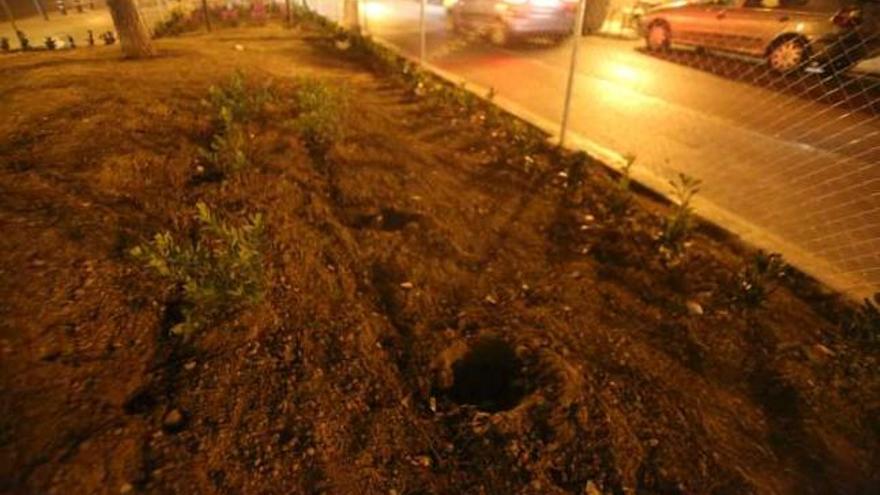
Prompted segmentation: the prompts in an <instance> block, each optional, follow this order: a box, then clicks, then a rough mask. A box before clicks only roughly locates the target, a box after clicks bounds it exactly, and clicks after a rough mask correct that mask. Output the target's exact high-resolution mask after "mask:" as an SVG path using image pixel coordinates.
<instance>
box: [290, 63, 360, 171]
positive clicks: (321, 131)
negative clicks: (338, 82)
mask: <svg viewBox="0 0 880 495" xmlns="http://www.w3.org/2000/svg"><path fill="white" fill-rule="evenodd" d="M294 99H295V103H296V110H297V117H296V118H295V119H294V121H293V126H294V127H295V129H296V130H297V132H299V134H300V136H301V137H302V139H303V142H304V143H305V145H306V148H307V149H308V151H309V154H310V155H311V156H312V158H313V159H316V160H321V161H323V160H324V158H325V157H326V154H327V152H328V151H329V150H330V147H331V146H333V144H334V143H335V142H337V141H339V140H340V139H341V138H342V136H343V133H344V129H343V125H342V121H343V119H344V118H345V115H346V112H347V111H348V98H347V95H346V93H345V92H344V91H343V90H342V89H340V88H338V87H335V86H332V85H329V84H327V83H325V82H323V81H320V80H317V79H310V78H303V79H300V81H299V85H298V87H297V90H296V93H295V96H294Z"/></svg>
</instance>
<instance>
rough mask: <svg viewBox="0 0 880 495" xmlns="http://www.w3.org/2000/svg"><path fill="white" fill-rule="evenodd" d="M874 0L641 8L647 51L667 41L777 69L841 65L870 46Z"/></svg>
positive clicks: (874, 40)
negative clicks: (735, 55) (754, 60)
mask: <svg viewBox="0 0 880 495" xmlns="http://www.w3.org/2000/svg"><path fill="white" fill-rule="evenodd" d="M878 7H880V3H878V0H873V1H872V0H710V1H697V2H675V3H670V4H665V5H661V6H659V7H657V8H654V9H651V10H649V11H647V12H646V13H645V14H644V15H643V16H642V17H641V19H640V22H639V29H640V31H641V33H642V35H643V36H645V41H646V43H647V46H648V49H649V50H654V51H659V50H665V49H667V48H669V46H670V45H671V44H673V43H677V44H683V45H691V46H696V47H701V48H709V49H715V50H720V51H728V52H734V53H741V54H745V55H750V56H755V57H761V58H763V59H765V60H766V61H767V63H768V64H769V65H770V67H771V68H772V69H773V70H775V71H777V72H781V73H786V72H791V71H794V70H796V69H799V68H801V67H804V66H805V65H806V64H808V63H811V64H813V65H817V66H821V67H823V68H831V69H835V70H843V69H846V68H848V67H849V66H851V65H853V64H856V63H858V61H859V60H861V59H862V58H865V57H866V56H869V55H870V53H872V52H874V51H876V49H877V46H878V42H880V32H878V16H880V14H878Z"/></svg>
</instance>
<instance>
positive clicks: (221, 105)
mask: <svg viewBox="0 0 880 495" xmlns="http://www.w3.org/2000/svg"><path fill="white" fill-rule="evenodd" d="M272 99H273V95H272V89H271V86H270V85H265V86H257V85H254V84H248V82H247V79H246V78H245V76H244V73H243V72H242V71H240V70H237V71H235V73H233V74H232V77H230V78H229V80H228V81H227V82H225V83H223V84H221V85H219V86H211V87H210V88H208V97H207V98H206V99H205V100H203V101H202V104H203V105H204V106H206V107H208V108H210V109H211V111H212V113H213V114H214V115H215V118H216V119H217V120H219V121H222V120H223V115H222V114H223V112H224V111H228V112H229V113H230V116H231V119H232V120H233V121H235V122H247V121H249V120H252V119H254V118H256V117H257V116H259V115H260V114H261V113H262V112H263V110H264V108H265V106H266V103H268V102H269V101H271V100H272ZM224 109H225V110H224Z"/></svg>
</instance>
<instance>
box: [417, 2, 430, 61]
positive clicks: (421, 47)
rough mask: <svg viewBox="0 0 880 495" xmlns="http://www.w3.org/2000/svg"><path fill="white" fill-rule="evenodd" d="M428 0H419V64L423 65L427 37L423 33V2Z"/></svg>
mask: <svg viewBox="0 0 880 495" xmlns="http://www.w3.org/2000/svg"><path fill="white" fill-rule="evenodd" d="M427 1H428V0H421V2H419V5H420V6H421V8H419V64H421V65H425V48H426V45H427V37H426V33H425V4H426V3H427Z"/></svg>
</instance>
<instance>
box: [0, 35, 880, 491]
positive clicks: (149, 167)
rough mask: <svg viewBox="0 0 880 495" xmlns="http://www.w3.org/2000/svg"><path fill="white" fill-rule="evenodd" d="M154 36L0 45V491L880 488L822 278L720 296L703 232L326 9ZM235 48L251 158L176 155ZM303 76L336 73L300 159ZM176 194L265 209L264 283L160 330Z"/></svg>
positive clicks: (732, 282)
mask: <svg viewBox="0 0 880 495" xmlns="http://www.w3.org/2000/svg"><path fill="white" fill-rule="evenodd" d="M236 45H241V47H242V48H243V49H242V50H239V49H236ZM158 46H159V48H160V49H161V52H162V55H161V56H160V57H158V58H155V59H152V60H146V61H124V60H121V59H120V56H119V51H118V48H117V47H95V48H93V49H80V50H76V51H72V52H64V53H61V52H59V53H28V54H14V55H9V56H5V57H0V74H2V75H0V108H2V122H0V126H2V127H0V229H2V234H0V281H2V282H0V339H2V340H0V353H2V354H0V360H2V369H0V387H2V388H0V389H2V403H0V491H2V492H5V493H16V494H18V493H63V494H73V493H128V492H131V493H141V492H142V493H267V494H269V493H279V494H281V493H284V494H291V493H297V494H299V493H303V494H319V493H321V494H360V493H364V494H389V495H390V494H398V495H404V494H518V493H523V494H555V493H569V494H588V495H596V494H630V493H638V494H704V493H705V494H709V493H712V494H745V493H767V494H770V493H780V494H831V493H839V494H868V493H880V468H878V466H880V422H878V417H880V376H878V369H880V368H878V360H877V357H878V353H877V350H878V348H877V346H876V344H870V343H865V342H863V341H862V340H859V339H858V338H857V337H856V336H852V335H850V334H848V333H846V332H843V331H842V330H841V325H840V322H839V321H838V320H837V319H836V316H835V315H838V314H839V313H840V311H842V310H841V309H840V308H842V306H841V304H842V303H841V302H840V301H839V298H838V297H837V296H835V295H833V294H828V293H827V292H823V290H822V289H821V288H814V289H810V290H809V291H807V290H801V291H793V290H792V289H790V288H789V287H788V286H787V285H786V286H785V287H781V288H780V289H778V290H776V291H775V292H773V293H772V295H771V296H770V297H769V300H768V301H767V303H766V305H765V306H764V307H762V308H747V307H745V306H743V305H742V304H740V303H739V302H738V299H737V296H736V294H737V283H738V282H737V280H738V279H737V273H738V272H739V271H740V270H741V268H742V267H743V266H747V265H748V263H749V259H750V256H751V254H750V251H749V250H748V249H747V248H744V247H742V246H739V245H738V244H737V243H736V242H735V241H734V240H732V239H729V238H728V237H727V236H726V235H725V234H724V233H723V232H721V231H720V230H719V229H717V228H713V227H711V226H708V225H700V226H698V227H697V228H696V230H695V231H694V233H693V235H692V237H691V241H690V245H689V247H688V248H687V255H686V256H685V257H684V259H683V260H682V261H681V262H680V264H677V265H674V266H671V265H669V264H664V263H663V262H662V260H660V256H658V255H656V250H655V249H654V247H653V246H654V244H653V242H654V241H653V240H652V237H651V235H652V234H651V233H652V232H653V231H655V230H659V229H660V228H661V226H662V218H663V215H665V214H666V213H667V212H668V206H666V205H664V204H662V203H661V202H660V201H658V200H657V199H656V198H652V197H650V196H648V195H644V194H640V195H638V196H637V197H636V198H635V201H636V205H635V208H634V211H633V212H632V213H631V214H630V215H629V217H628V220H627V222H628V225H629V227H627V225H618V226H613V225H612V226H610V227H609V225H610V224H609V223H608V222H604V221H603V219H605V218H607V217H608V213H607V211H608V207H607V205H608V203H609V201H611V191H612V190H613V189H614V185H615V180H616V178H615V177H614V176H612V175H611V174H610V173H609V172H607V171H605V170H604V169H603V168H602V167H601V166H600V165H598V164H594V163H589V162H588V163H587V165H586V167H584V168H582V169H581V168H579V167H576V166H573V165H572V163H575V162H576V160H574V159H573V158H572V157H571V156H570V155H566V154H561V155H560V154H558V153H553V152H551V151H547V150H544V151H541V152H536V153H534V154H533V155H532V156H529V158H528V159H525V160H521V159H519V158H517V157H511V156H510V153H508V150H509V148H511V147H512V145H511V143H510V141H509V140H508V139H507V137H506V136H505V135H504V134H503V133H501V134H499V133H498V131H497V130H489V129H487V128H486V126H485V125H483V124H481V123H480V119H479V118H474V117H475V116H474V115H470V116H468V115H464V116H463V115H462V114H461V113H460V112H458V113H456V112H453V111H448V110H444V109H443V108H438V107H437V106H435V105H429V104H428V103H427V102H425V101H423V100H420V99H418V98H414V97H412V96H411V95H410V94H408V93H407V92H406V91H404V90H403V89H401V87H400V86H399V85H397V84H396V83H394V82H391V81H390V80H388V79H386V78H383V77H380V76H378V75H376V74H375V73H373V72H370V71H369V70H367V69H366V68H365V67H364V66H363V64H359V63H358V61H356V60H352V58H351V57H347V56H345V54H340V53H338V52H334V51H333V49H332V46H333V45H332V43H328V42H326V40H322V39H321V35H320V33H318V32H313V31H310V30H306V29H305V28H300V29H297V30H292V31H286V30H282V29H281V28H278V27H263V28H253V29H237V30H221V31H218V32H215V33H214V34H212V35H201V34H196V35H188V36H184V37H182V38H175V39H164V40H161V41H160V42H159V43H158ZM237 69H240V70H241V71H243V73H244V74H246V75H247V77H248V79H249V80H251V81H256V83H258V84H263V83H266V82H268V81H271V84H272V85H273V87H274V88H275V92H276V94H278V95H280V97H279V98H278V101H276V102H275V103H274V104H272V105H271V106H270V108H269V109H268V110H267V114H266V116H265V117H264V118H263V119H261V120H260V121H259V122H257V123H256V124H254V126H253V127H252V128H251V129H250V130H251V132H252V138H251V139H252V143H251V144H252V147H253V150H254V151H253V154H254V163H255V165H254V166H253V167H252V168H249V169H247V170H244V171H241V172H239V173H236V174H232V175H230V176H228V177H226V178H225V179H223V180H221V181H208V180H197V179H198V167H199V166H200V165H202V162H201V160H203V158H202V157H201V154H200V153H199V148H200V147H203V146H206V144H207V142H208V140H209V136H210V133H211V125H212V124H211V118H210V115H209V114H208V113H207V112H206V110H205V108H204V106H203V105H202V103H201V102H202V99H203V98H205V96H206V95H207V91H208V88H209V86H211V85H212V84H219V83H221V82H223V81H225V80H227V79H228V78H229V77H230V75H231V74H232V73H233V72H234V71H235V70H237ZM299 76H316V77H321V78H324V79H326V80H327V81H330V82H332V83H333V84H338V85H344V86H346V87H347V88H348V91H349V92H350V94H351V96H352V97H351V106H350V108H349V116H348V118H347V119H346V120H345V123H344V125H345V127H346V132H347V134H346V139H345V140H343V141H342V142H340V143H337V144H336V145H335V146H334V147H333V148H332V149H331V151H330V154H329V155H328V158H327V160H326V163H323V164H321V166H316V164H315V163H314V161H313V159H312V158H310V155H309V154H308V153H307V152H306V149H305V147H304V145H303V144H302V142H301V141H300V139H299V138H298V137H297V134H296V132H293V131H291V129H290V127H289V126H287V125H286V124H285V122H287V121H288V120H289V119H290V118H291V117H292V114H291V112H292V110H291V107H290V105H289V102H290V99H291V98H290V95H291V94H292V92H293V91H294V90H295V87H296V84H297V79H296V78H297V77H299ZM520 158H521V157H520ZM198 201H204V202H205V203H207V204H209V205H211V207H212V208H213V209H214V210H215V211H217V212H220V213H221V214H222V215H225V216H227V217H228V218H230V219H235V218H241V217H243V216H244V215H245V214H250V213H255V212H262V214H263V215H264V217H265V223H266V227H267V232H266V234H265V242H264V254H265V262H264V263H265V266H264V269H265V273H266V277H267V284H268V290H267V294H266V297H265V298H264V300H263V301H262V302H261V303H259V304H257V305H256V306H254V307H251V308H249V309H247V310H245V311H243V312H241V313H239V314H237V315H235V316H234V317H231V318H228V319H225V320H223V321H216V322H214V324H213V325H211V326H210V327H209V328H206V329H203V330H202V331H200V332H199V333H198V334H196V335H195V336H194V337H193V338H192V339H191V340H190V341H183V340H181V339H180V338H179V337H175V336H172V335H169V332H168V321H169V319H171V318H173V315H171V314H170V313H173V307H172V306H171V305H170V301H172V300H173V294H172V292H173V289H171V288H169V287H168V286H167V284H166V283H165V282H164V281H163V280H161V279H159V278H158V277H156V276H155V275H154V274H153V273H152V272H150V271H149V270H147V269H145V267H144V266H143V265H142V264H140V263H137V262H136V261H134V260H133V259H132V258H131V256H129V254H128V253H129V250H130V249H131V248H132V247H133V246H135V245H137V244H138V243H141V242H144V241H146V240H148V239H150V238H151V237H152V236H153V235H154V234H155V233H157V232H160V231H164V230H169V231H171V232H172V233H173V234H174V235H177V236H185V235H187V233H188V232H191V231H192V229H193V226H194V224H195V220H194V214H195V204H196V203H197V202H198ZM800 283H801V284H806V285H808V286H811V283H810V282H809V281H801V282H800ZM795 292H797V294H796V293H795ZM806 294H809V296H810V297H806Z"/></svg>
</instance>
